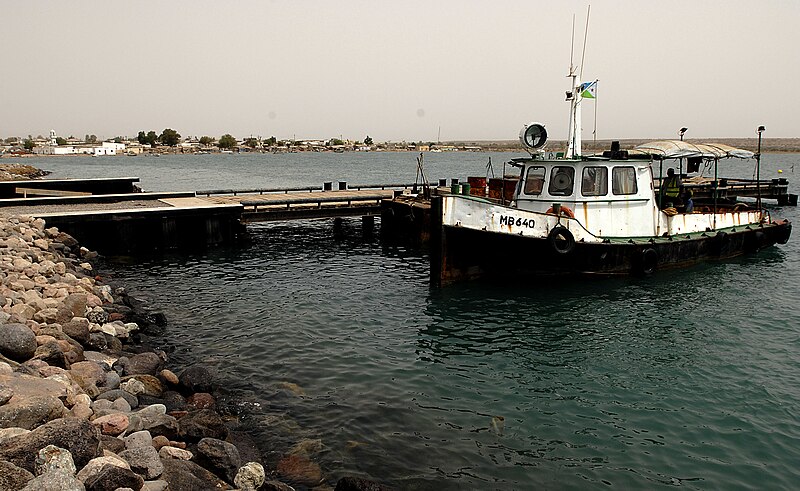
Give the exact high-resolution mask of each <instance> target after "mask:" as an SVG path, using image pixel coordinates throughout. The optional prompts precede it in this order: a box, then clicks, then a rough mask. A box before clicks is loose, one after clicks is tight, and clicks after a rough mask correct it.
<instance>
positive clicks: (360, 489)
mask: <svg viewBox="0 0 800 491" xmlns="http://www.w3.org/2000/svg"><path fill="white" fill-rule="evenodd" d="M392 489H393V488H390V487H388V486H384V485H383V484H380V483H378V482H375V481H370V480H369V479H362V478H360V477H351V476H346V477H343V478H341V479H339V482H337V483H336V489H335V490H334V491H392Z"/></svg>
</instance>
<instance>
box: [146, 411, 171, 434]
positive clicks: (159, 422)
mask: <svg viewBox="0 0 800 491" xmlns="http://www.w3.org/2000/svg"><path fill="white" fill-rule="evenodd" d="M142 429H144V430H148V431H149V432H150V434H151V435H153V436H164V437H166V438H169V439H172V438H175V437H176V436H178V430H179V426H178V420H177V419H175V418H174V417H173V416H170V415H169V414H157V415H152V416H148V417H147V418H143V419H142Z"/></svg>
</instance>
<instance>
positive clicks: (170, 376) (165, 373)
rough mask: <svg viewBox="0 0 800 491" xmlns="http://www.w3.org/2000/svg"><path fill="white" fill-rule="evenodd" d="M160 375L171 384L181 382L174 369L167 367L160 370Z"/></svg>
mask: <svg viewBox="0 0 800 491" xmlns="http://www.w3.org/2000/svg"><path fill="white" fill-rule="evenodd" d="M159 375H160V376H161V378H162V379H164V382H166V383H168V384H170V385H178V384H179V383H180V381H179V380H178V376H177V375H175V373H174V372H173V371H172V370H167V369H166V368H165V369H164V370H161V372H159Z"/></svg>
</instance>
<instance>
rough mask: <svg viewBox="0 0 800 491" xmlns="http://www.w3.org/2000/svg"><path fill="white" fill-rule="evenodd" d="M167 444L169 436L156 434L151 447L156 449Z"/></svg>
mask: <svg viewBox="0 0 800 491" xmlns="http://www.w3.org/2000/svg"><path fill="white" fill-rule="evenodd" d="M166 446H169V438H167V437H165V436H164V435H158V436H154V437H153V447H155V449H156V450H161V447H166Z"/></svg>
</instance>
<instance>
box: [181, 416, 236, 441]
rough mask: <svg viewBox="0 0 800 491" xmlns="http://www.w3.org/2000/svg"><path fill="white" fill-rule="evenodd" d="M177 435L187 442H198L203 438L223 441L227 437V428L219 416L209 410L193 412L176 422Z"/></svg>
mask: <svg viewBox="0 0 800 491" xmlns="http://www.w3.org/2000/svg"><path fill="white" fill-rule="evenodd" d="M178 435H180V436H181V437H182V438H183V439H184V440H187V441H199V440H201V439H203V438H216V439H217V440H224V439H225V438H227V436H228V427H227V426H225V422H224V421H223V420H222V418H221V417H220V415H219V414H217V413H215V412H214V411H212V410H210V409H200V410H199V411H193V412H190V413H189V414H187V415H186V416H184V417H183V418H181V419H180V420H179V421H178Z"/></svg>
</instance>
